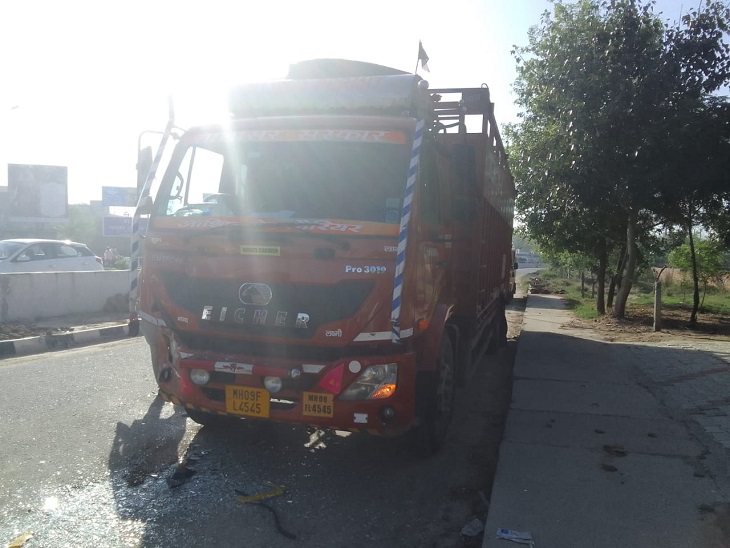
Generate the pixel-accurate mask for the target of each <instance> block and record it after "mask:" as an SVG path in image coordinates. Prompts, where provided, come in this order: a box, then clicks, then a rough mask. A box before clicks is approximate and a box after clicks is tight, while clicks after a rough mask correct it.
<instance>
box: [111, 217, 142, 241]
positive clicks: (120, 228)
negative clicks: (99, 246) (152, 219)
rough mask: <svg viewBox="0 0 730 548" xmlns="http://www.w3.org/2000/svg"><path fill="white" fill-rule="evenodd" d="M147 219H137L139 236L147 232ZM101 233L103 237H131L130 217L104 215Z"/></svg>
mask: <svg viewBox="0 0 730 548" xmlns="http://www.w3.org/2000/svg"><path fill="white" fill-rule="evenodd" d="M148 222H149V219H147V218H146V217H141V218H140V219H139V231H140V233H141V234H145V233H146V232H147V223H148ZM102 229H103V230H102V232H103V234H104V236H125V237H127V238H129V237H131V236H132V217H119V216H115V215H106V216H105V217H104V221H103V226H102Z"/></svg>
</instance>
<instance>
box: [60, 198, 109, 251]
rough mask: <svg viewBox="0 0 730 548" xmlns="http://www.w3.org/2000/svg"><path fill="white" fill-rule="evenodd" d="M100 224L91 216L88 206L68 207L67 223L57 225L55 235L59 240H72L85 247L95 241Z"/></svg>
mask: <svg viewBox="0 0 730 548" xmlns="http://www.w3.org/2000/svg"><path fill="white" fill-rule="evenodd" d="M99 227H100V222H99V221H98V220H97V219H96V218H95V217H94V216H93V215H92V214H91V207H90V206H88V205H70V206H68V222H66V223H64V224H62V225H58V227H57V233H58V239H60V240H73V241H74V242H81V243H85V244H87V245H89V244H90V242H92V241H94V240H95V239H96V235H97V234H98V232H99Z"/></svg>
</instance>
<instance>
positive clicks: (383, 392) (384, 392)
mask: <svg viewBox="0 0 730 548" xmlns="http://www.w3.org/2000/svg"><path fill="white" fill-rule="evenodd" d="M393 392H395V385H394V384H384V385H383V386H381V387H380V388H378V389H377V390H376V391H375V392H374V393H373V395H372V396H370V399H371V400H382V399H383V398H389V397H391V396H392V395H393Z"/></svg>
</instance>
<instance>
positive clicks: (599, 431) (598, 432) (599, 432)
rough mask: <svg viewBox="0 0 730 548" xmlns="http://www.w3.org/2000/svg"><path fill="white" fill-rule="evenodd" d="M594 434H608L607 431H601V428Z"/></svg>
mask: <svg viewBox="0 0 730 548" xmlns="http://www.w3.org/2000/svg"><path fill="white" fill-rule="evenodd" d="M594 432H595V433H596V434H605V433H606V431H605V430H601V429H600V428H596V429H595V430H594Z"/></svg>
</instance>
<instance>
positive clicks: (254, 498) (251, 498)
mask: <svg viewBox="0 0 730 548" xmlns="http://www.w3.org/2000/svg"><path fill="white" fill-rule="evenodd" d="M266 483H268V484H269V485H271V486H272V487H273V489H271V490H270V491H265V492H263V493H258V494H256V495H247V494H246V493H245V492H244V491H241V490H239V489H236V495H237V496H236V500H237V501H238V502H258V501H261V500H264V499H270V498H272V497H278V496H279V495H283V494H284V488H283V487H282V486H281V485H274V484H273V483H269V482H266Z"/></svg>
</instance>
